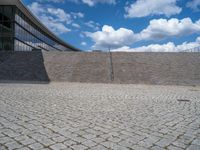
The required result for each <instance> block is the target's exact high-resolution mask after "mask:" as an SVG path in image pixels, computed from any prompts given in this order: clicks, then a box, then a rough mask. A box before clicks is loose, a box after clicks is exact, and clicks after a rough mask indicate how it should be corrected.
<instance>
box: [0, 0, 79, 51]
mask: <svg viewBox="0 0 200 150" xmlns="http://www.w3.org/2000/svg"><path fill="white" fill-rule="evenodd" d="M0 50H4V51H34V50H45V51H79V49H77V48H75V47H73V46H71V45H69V44H67V43H65V42H64V41H62V40H61V39H59V38H58V37H57V36H56V35H55V34H53V33H52V32H51V31H50V30H49V29H47V27H45V26H44V25H43V24H42V23H41V22H40V21H39V20H38V19H37V18H36V17H35V16H34V15H33V14H32V13H31V12H30V11H29V10H28V9H27V8H26V7H25V6H24V4H23V3H22V2H21V1H20V0H0Z"/></svg>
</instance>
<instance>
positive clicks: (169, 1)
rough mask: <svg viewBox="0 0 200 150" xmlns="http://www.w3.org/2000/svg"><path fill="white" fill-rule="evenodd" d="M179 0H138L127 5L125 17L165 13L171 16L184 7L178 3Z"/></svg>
mask: <svg viewBox="0 0 200 150" xmlns="http://www.w3.org/2000/svg"><path fill="white" fill-rule="evenodd" d="M177 1H178V0H137V1H136V2H134V3H132V4H131V5H130V6H126V7H125V11H126V14H125V17H127V18H136V17H146V16H149V15H165V16H167V17H170V16H172V15H176V14H179V13H180V12H181V11H182V9H181V8H180V7H178V6H177V5H176V3H177Z"/></svg>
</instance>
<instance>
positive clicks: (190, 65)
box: [0, 52, 200, 85]
mask: <svg viewBox="0 0 200 150" xmlns="http://www.w3.org/2000/svg"><path fill="white" fill-rule="evenodd" d="M112 58H113V71H114V81H113V83H128V84H130V83H135V84H163V85H200V53H112ZM4 81H16V82H17V81H23V82H24V81H26V82H29V81H33V82H35V81H39V82H41V81H43V82H49V81H69V82H96V83H110V82H111V79H110V59H109V54H108V53H98V52H97V53H81V52H14V53H6V52H4V53H2V52H1V53H0V82H4Z"/></svg>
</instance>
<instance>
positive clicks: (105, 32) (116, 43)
mask: <svg viewBox="0 0 200 150" xmlns="http://www.w3.org/2000/svg"><path fill="white" fill-rule="evenodd" d="M86 36H87V37H90V38H91V39H92V40H93V41H94V42H95V45H93V48H94V49H101V48H109V47H115V48H117V47H121V46H123V45H130V44H132V43H133V42H134V40H135V37H134V32H133V31H132V30H129V29H125V28H120V29H118V30H115V29H113V27H111V26H108V25H104V26H103V28H102V31H97V32H94V33H91V32H86Z"/></svg>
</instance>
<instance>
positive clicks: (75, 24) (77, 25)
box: [72, 23, 81, 28]
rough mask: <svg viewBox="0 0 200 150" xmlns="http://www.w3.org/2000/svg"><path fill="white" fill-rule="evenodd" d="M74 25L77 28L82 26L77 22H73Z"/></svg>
mask: <svg viewBox="0 0 200 150" xmlns="http://www.w3.org/2000/svg"><path fill="white" fill-rule="evenodd" d="M72 26H73V27H75V28H81V26H80V25H79V24H77V23H72Z"/></svg>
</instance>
